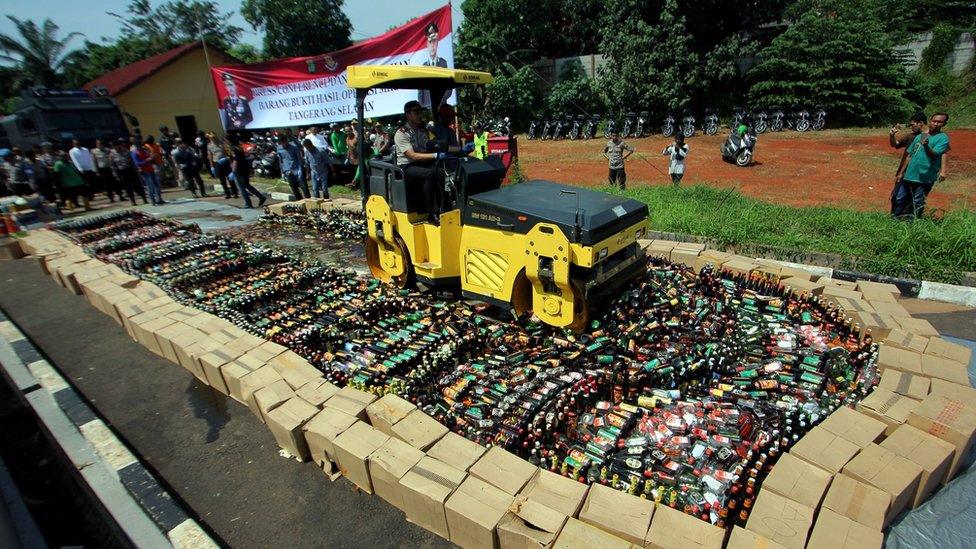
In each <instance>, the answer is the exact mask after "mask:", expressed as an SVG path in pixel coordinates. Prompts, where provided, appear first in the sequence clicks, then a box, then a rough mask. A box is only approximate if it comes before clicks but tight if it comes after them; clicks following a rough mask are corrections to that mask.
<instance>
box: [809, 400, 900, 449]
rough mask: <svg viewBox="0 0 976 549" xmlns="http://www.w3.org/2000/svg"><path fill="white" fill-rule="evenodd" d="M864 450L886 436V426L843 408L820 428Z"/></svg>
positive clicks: (837, 410)
mask: <svg viewBox="0 0 976 549" xmlns="http://www.w3.org/2000/svg"><path fill="white" fill-rule="evenodd" d="M818 427H821V428H823V429H826V430H827V431H830V432H831V433H834V434H835V435H837V436H839V437H841V438H844V439H847V440H849V441H851V442H853V443H854V444H856V445H858V446H860V447H861V448H864V447H865V446H867V445H868V444H871V443H872V442H878V441H879V440H881V437H883V436H884V432H885V424H884V423H883V422H881V421H878V420H877V419H874V418H872V417H869V416H866V415H864V414H862V413H860V412H857V411H855V410H852V409H850V408H848V407H847V406H841V407H840V408H837V409H836V410H834V412H833V413H832V414H830V415H829V416H827V419H825V420H823V422H822V423H821V424H820V425H819V426H818Z"/></svg>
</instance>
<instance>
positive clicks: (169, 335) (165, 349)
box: [155, 315, 190, 364]
mask: <svg viewBox="0 0 976 549" xmlns="http://www.w3.org/2000/svg"><path fill="white" fill-rule="evenodd" d="M166 318H167V319H169V320H171V321H172V324H170V325H169V326H165V327H164V328H162V329H161V330H159V331H157V332H156V334H155V335H156V345H157V346H158V347H159V351H160V354H161V355H162V356H163V358H165V359H167V360H169V361H170V362H172V363H174V364H177V363H179V359H177V358H176V348H175V347H174V346H173V342H174V341H179V339H180V337H182V333H183V331H184V330H186V329H189V328H190V327H189V326H187V325H186V324H183V323H181V322H179V321H178V320H173V318H172V317H170V316H169V315H167V316H166Z"/></svg>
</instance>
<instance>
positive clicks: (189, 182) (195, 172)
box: [180, 167, 207, 197]
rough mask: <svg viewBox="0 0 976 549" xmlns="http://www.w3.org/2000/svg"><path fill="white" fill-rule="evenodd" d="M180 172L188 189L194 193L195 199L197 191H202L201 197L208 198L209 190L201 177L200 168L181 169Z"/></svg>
mask: <svg viewBox="0 0 976 549" xmlns="http://www.w3.org/2000/svg"><path fill="white" fill-rule="evenodd" d="M180 172H181V173H182V174H183V179H184V180H185V181H186V188H187V189H189V191H190V192H191V193H193V196H194V197H196V196H197V189H199V190H200V196H207V188H206V187H204V186H203V179H202V178H201V177H200V170H199V169H198V168H196V167H194V168H188V169H185V170H184V169H181V170H180Z"/></svg>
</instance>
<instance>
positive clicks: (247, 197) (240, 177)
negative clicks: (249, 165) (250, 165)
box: [234, 173, 266, 208]
mask: <svg viewBox="0 0 976 549" xmlns="http://www.w3.org/2000/svg"><path fill="white" fill-rule="evenodd" d="M234 180H235V181H236V182H237V188H238V189H240V190H241V196H242V197H244V205H245V206H247V207H248V208H250V207H252V206H253V204H251V195H252V194H253V195H254V196H256V197H258V200H260V201H261V202H264V201H265V198H266V197H265V196H264V195H263V194H261V191H259V190H257V189H255V188H254V185H251V174H249V173H235V174H234Z"/></svg>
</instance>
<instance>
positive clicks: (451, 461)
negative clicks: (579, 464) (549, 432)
mask: <svg viewBox="0 0 976 549" xmlns="http://www.w3.org/2000/svg"><path fill="white" fill-rule="evenodd" d="M486 451H487V449H486V448H485V447H484V446H482V445H480V444H478V443H477V442H474V441H473V440H468V439H466V438H464V437H462V436H461V435H459V434H457V433H447V434H446V435H444V437H443V438H441V439H440V440H438V441H437V442H436V443H435V444H434V445H433V446H431V447H430V450H427V455H428V456H430V457H432V458H435V459H439V460H441V461H443V462H444V463H446V464H448V465H450V466H451V467H454V468H455V469H460V470H461V471H465V472H466V471H467V470H468V469H470V468H471V466H472V465H474V464H475V463H476V462H477V461H478V460H479V459H481V456H483V455H484V454H485V452H486ZM560 478H561V477H560Z"/></svg>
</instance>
